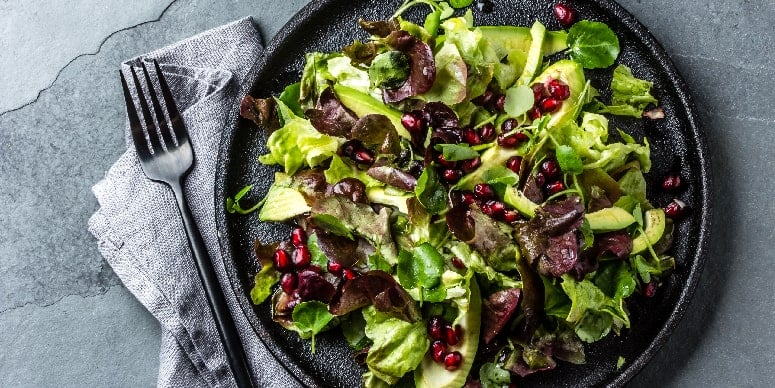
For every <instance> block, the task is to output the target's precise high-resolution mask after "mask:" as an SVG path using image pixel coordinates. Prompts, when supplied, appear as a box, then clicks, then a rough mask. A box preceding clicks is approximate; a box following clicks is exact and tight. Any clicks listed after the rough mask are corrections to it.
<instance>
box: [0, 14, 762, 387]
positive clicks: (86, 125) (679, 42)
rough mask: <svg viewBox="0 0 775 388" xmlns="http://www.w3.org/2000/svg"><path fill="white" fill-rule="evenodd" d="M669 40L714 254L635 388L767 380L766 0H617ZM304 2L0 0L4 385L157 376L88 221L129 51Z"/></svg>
mask: <svg viewBox="0 0 775 388" xmlns="http://www.w3.org/2000/svg"><path fill="white" fill-rule="evenodd" d="M619 2H620V4H622V5H623V6H624V7H625V8H626V9H628V10H629V11H630V12H632V13H633V14H634V15H635V16H636V17H637V18H638V19H639V20H640V21H641V22H642V23H643V24H645V25H646V26H647V27H648V28H649V29H650V30H651V31H652V33H653V34H654V35H655V36H656V37H657V39H658V40H659V41H660V42H661V43H662V44H663V46H664V47H665V49H666V50H667V52H668V54H670V56H671V58H672V59H673V61H674V62H675V64H676V66H677V67H678V69H679V71H680V72H681V74H682V75H683V76H684V77H685V79H686V81H687V84H688V85H689V88H690V89H691V92H692V94H693V96H694V98H695V100H696V102H697V106H698V110H699V113H700V115H701V118H702V122H703V124H704V127H705V131H706V133H707V137H708V140H709V146H710V151H711V155H712V158H713V175H714V187H713V190H714V197H715V208H714V210H713V213H714V220H715V223H714V227H713V231H712V236H713V241H712V242H711V249H710V255H709V257H708V262H707V267H706V268H705V271H704V273H703V275H702V280H701V284H700V286H699V290H698V293H697V294H696V295H695V298H694V300H693V303H692V304H691V306H690V308H689V310H688V311H687V312H686V315H685V318H684V319H683V321H682V322H681V324H680V326H679V327H678V329H677V330H676V331H675V333H674V334H673V335H672V336H671V337H670V339H669V341H668V343H667V344H666V345H665V346H664V347H663V348H662V350H661V351H660V352H659V354H658V355H657V356H656V357H655V358H654V360H653V361H652V362H651V363H650V364H649V365H648V366H647V367H646V368H645V369H644V370H643V371H642V372H641V373H640V374H639V375H638V376H637V377H636V378H635V379H634V380H633V381H632V383H631V385H632V386H637V387H640V386H643V387H647V386H649V387H650V386H658V385H667V386H676V387H679V386H772V384H773V382H775V356H774V355H773V353H772V349H775V335H773V334H772V333H773V332H775V323H773V322H775V304H773V302H775V293H774V292H773V291H772V288H773V287H772V279H773V278H775V269H773V265H775V254H774V253H773V252H774V250H773V249H772V248H773V246H774V245H773V241H774V237H775V236H773V229H774V228H773V221H772V220H773V219H775V205H773V204H775V201H773V200H772V195H773V192H775V190H774V189H775V187H773V179H772V177H771V176H770V175H769V172H771V171H773V167H775V166H773V160H775V151H773V149H774V148H773V145H775V136H774V135H775V65H774V64H775V22H773V20H775V2H773V1H771V0H745V1H738V0H698V1H691V2H690V1H682V2H676V1H671V0H652V1H641V0H620V1H619ZM306 3H307V1H306V0H284V1H277V0H251V1H242V0H239V1H237V0H173V1H172V2H166V1H159V0H136V1H131V2H127V1H117V0H103V1H100V2H95V1H86V0H72V1H68V2H56V1H54V2H41V1H34V2H30V1H25V0H5V1H2V2H0V26H3V27H2V30H0V31H1V33H0V280H2V281H0V349H2V351H0V386H151V385H154V384H155V382H156V375H157V371H158V350H159V334H160V331H159V325H158V323H157V322H156V321H155V320H154V319H153V317H152V316H150V314H148V313H147V311H145V309H144V308H143V307H142V306H141V305H140V304H139V303H138V302H137V301H136V300H135V299H134V298H133V296H132V295H131V294H130V293H129V292H127V290H126V289H125V288H124V287H123V286H122V284H121V282H120V281H119V280H118V278H117V277H116V276H115V274H113V272H112V270H111V269H110V267H109V266H107V264H106V263H105V262H104V261H103V259H102V257H101V256H100V254H99V253H98V251H97V249H96V244H95V241H94V239H93V238H92V236H91V235H90V234H89V233H88V231H87V229H86V222H87V220H88V218H89V216H90V215H91V214H92V213H93V212H94V210H96V208H97V203H96V200H95V199H94V197H93V196H92V194H91V191H90V188H91V186H92V185H93V184H94V183H95V182H97V181H98V180H99V179H100V178H101V177H102V176H103V174H104V173H105V171H106V170H107V169H108V167H109V166H110V165H111V164H112V163H113V162H114V161H115V160H116V159H117V158H118V156H119V155H120V154H121V153H122V152H123V151H124V148H123V146H124V140H123V135H122V128H123V125H124V124H123V123H124V104H123V101H122V97H121V91H120V87H119V83H118V78H117V71H116V70H117V68H118V64H119V63H120V62H121V61H122V60H125V59H127V58H130V57H133V56H136V55H139V54H142V53H145V52H148V51H150V50H152V49H155V48H159V47H162V46H165V45H167V44H170V43H173V42H175V41H178V40H180V39H183V38H186V37H189V36H192V35H194V34H196V33H198V32H201V31H204V30H206V29H209V28H212V27H216V26H218V25H221V24H224V23H227V22H229V21H232V20H236V19H238V18H241V17H243V16H246V15H253V16H254V18H255V20H256V22H257V24H258V25H259V26H260V28H261V29H262V33H263V35H264V37H265V38H271V37H272V36H273V35H274V34H275V32H276V31H277V30H278V29H279V28H280V27H281V26H282V25H283V24H284V23H285V22H286V21H287V20H288V19H289V18H290V17H291V16H292V15H293V14H294V13H295V12H296V11H298V10H299V9H300V8H301V7H302V6H304V5H305V4H306Z"/></svg>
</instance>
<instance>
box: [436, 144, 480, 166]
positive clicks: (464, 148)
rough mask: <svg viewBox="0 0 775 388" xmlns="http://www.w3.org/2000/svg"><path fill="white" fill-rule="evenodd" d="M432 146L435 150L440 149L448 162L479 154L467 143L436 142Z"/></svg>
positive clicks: (466, 158)
mask: <svg viewBox="0 0 775 388" xmlns="http://www.w3.org/2000/svg"><path fill="white" fill-rule="evenodd" d="M433 148H434V149H435V150H436V151H441V154H442V155H443V156H444V160H447V161H450V162H457V161H459V160H468V159H473V158H476V157H478V156H479V153H478V152H476V151H475V150H474V149H473V148H471V146H469V145H467V144H436V145H435V146H434V147H433Z"/></svg>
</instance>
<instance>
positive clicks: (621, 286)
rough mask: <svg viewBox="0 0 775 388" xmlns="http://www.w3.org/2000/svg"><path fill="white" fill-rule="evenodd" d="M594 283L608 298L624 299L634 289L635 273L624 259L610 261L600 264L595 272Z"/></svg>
mask: <svg viewBox="0 0 775 388" xmlns="http://www.w3.org/2000/svg"><path fill="white" fill-rule="evenodd" d="M594 283H595V285H596V286H597V287H598V288H600V290H602V291H603V292H604V293H605V294H606V295H607V296H608V297H609V298H613V299H624V298H627V297H629V296H630V295H632V293H633V292H634V291H635V286H636V283H635V275H634V274H633V273H632V270H631V269H630V266H629V265H628V264H627V262H625V261H619V260H616V261H610V262H605V263H601V264H600V269H598V270H597V273H596V274H595V280H594Z"/></svg>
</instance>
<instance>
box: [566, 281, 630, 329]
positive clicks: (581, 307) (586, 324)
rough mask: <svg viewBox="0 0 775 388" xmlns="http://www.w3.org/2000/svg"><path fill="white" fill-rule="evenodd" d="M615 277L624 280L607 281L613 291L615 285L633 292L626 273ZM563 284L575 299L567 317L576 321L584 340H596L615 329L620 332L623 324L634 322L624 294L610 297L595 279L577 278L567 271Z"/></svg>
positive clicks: (608, 287) (567, 292)
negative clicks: (630, 316) (629, 313)
mask: <svg viewBox="0 0 775 388" xmlns="http://www.w3.org/2000/svg"><path fill="white" fill-rule="evenodd" d="M617 274H618V273H617ZM613 278H614V279H615V280H616V281H619V280H621V284H619V283H616V284H615V285H613V286H612V285H610V284H606V288H607V289H608V290H609V291H610V290H611V289H612V288H613V289H615V290H616V292H621V294H622V295H624V294H626V293H627V292H630V293H631V291H630V290H629V288H628V286H629V283H628V282H627V280H626V276H624V275H623V276H622V279H619V278H618V277H613ZM605 280H609V279H605ZM605 280H601V282H604V281H605ZM562 288H563V290H564V291H565V294H567V295H568V297H569V298H570V300H571V308H570V311H569V312H568V316H567V317H566V318H565V319H566V321H568V322H569V323H571V324H573V327H574V330H575V331H576V334H577V335H578V336H579V338H581V340H583V341H585V342H595V341H597V340H599V339H601V338H603V337H605V336H606V335H607V334H608V333H609V332H610V331H611V330H612V329H613V330H615V331H617V332H618V330H619V327H621V326H624V327H629V326H630V320H629V317H628V316H627V313H626V312H625V311H624V308H623V297H614V298H612V297H609V296H607V295H606V293H605V292H603V291H602V290H601V289H600V288H599V287H598V286H597V285H596V284H595V283H593V282H592V281H591V280H589V279H584V280H582V281H577V280H576V279H574V278H573V277H572V276H569V275H567V274H566V275H563V281H562Z"/></svg>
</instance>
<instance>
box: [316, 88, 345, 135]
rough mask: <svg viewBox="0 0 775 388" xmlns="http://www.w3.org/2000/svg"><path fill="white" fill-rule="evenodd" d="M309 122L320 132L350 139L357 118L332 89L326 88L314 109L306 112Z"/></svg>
mask: <svg viewBox="0 0 775 388" xmlns="http://www.w3.org/2000/svg"><path fill="white" fill-rule="evenodd" d="M304 115H305V116H307V118H308V119H309V122H310V123H311V124H312V126H313V127H315V129H317V131H318V132H320V133H322V134H325V135H329V136H338V137H349V135H350V131H351V129H352V128H353V125H355V123H356V121H357V120H358V119H357V116H356V115H355V114H354V113H353V112H351V111H350V110H349V109H347V108H346V107H345V106H344V105H342V103H341V102H340V101H339V99H337V98H336V94H334V91H333V90H332V89H331V88H326V89H325V90H324V91H323V93H321V94H320V98H318V102H317V105H316V107H315V108H314V109H307V111H306V112H304Z"/></svg>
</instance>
